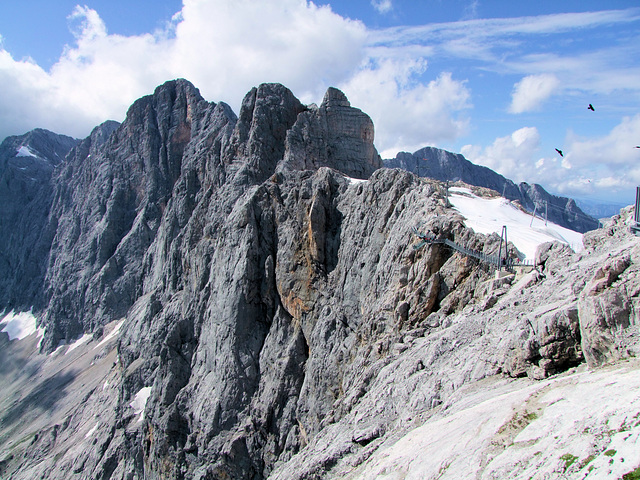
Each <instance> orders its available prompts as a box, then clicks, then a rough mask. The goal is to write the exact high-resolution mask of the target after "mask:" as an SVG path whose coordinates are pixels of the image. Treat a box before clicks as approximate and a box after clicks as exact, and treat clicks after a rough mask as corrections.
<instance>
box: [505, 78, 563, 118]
mask: <svg viewBox="0 0 640 480" xmlns="http://www.w3.org/2000/svg"><path fill="white" fill-rule="evenodd" d="M559 86H560V80H558V77H556V76H555V75H553V74H548V73H543V74H540V75H529V76H528V77H524V78H523V79H522V80H520V81H519V82H518V83H516V84H515V86H514V87H513V93H512V101H511V106H510V107H509V111H510V112H511V113H523V112H528V111H531V110H536V109H538V108H540V106H541V105H542V103H543V102H544V101H545V100H546V99H548V98H549V97H550V96H551V95H552V94H553V93H554V91H556V90H557V89H558V87H559Z"/></svg>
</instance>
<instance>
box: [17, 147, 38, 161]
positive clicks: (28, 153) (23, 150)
mask: <svg viewBox="0 0 640 480" xmlns="http://www.w3.org/2000/svg"><path fill="white" fill-rule="evenodd" d="M16 157H36V158H37V157H38V155H36V154H35V153H33V151H32V150H31V149H30V148H29V147H28V146H26V145H23V146H21V147H20V148H19V149H18V150H16Z"/></svg>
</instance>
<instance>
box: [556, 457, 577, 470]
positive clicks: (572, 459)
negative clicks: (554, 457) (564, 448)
mask: <svg viewBox="0 0 640 480" xmlns="http://www.w3.org/2000/svg"><path fill="white" fill-rule="evenodd" d="M560 460H562V461H563V462H564V471H565V472H566V471H567V470H568V469H569V467H570V466H571V465H573V463H574V462H575V461H576V460H578V457H576V456H575V455H571V454H570V453H565V454H564V455H562V456H561V457H560Z"/></svg>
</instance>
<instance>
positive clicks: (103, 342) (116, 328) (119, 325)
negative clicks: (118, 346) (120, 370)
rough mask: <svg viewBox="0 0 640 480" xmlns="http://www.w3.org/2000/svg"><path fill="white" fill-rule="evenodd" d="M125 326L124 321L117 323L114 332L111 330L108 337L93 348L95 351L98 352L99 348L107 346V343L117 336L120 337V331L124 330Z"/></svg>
mask: <svg viewBox="0 0 640 480" xmlns="http://www.w3.org/2000/svg"><path fill="white" fill-rule="evenodd" d="M123 324H124V319H122V320H120V321H119V322H118V323H116V324H115V325H114V327H113V330H111V331H110V332H109V334H108V335H106V336H105V337H104V338H103V339H102V341H101V342H100V343H99V344H98V345H96V346H95V347H93V349H94V350H96V349H97V348H100V347H101V346H103V345H104V344H106V343H107V342H109V341H110V340H111V339H112V338H114V337H115V336H116V335H118V332H119V331H120V329H121V328H122V325H123Z"/></svg>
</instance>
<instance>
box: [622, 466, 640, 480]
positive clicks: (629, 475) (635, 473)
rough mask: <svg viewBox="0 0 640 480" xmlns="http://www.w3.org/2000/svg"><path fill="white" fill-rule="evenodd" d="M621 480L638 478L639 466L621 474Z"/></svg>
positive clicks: (636, 479) (639, 479) (637, 479)
mask: <svg viewBox="0 0 640 480" xmlns="http://www.w3.org/2000/svg"><path fill="white" fill-rule="evenodd" d="M622 480H640V467H638V468H636V469H635V470H633V471H631V472H628V473H625V474H624V475H623V476H622Z"/></svg>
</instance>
